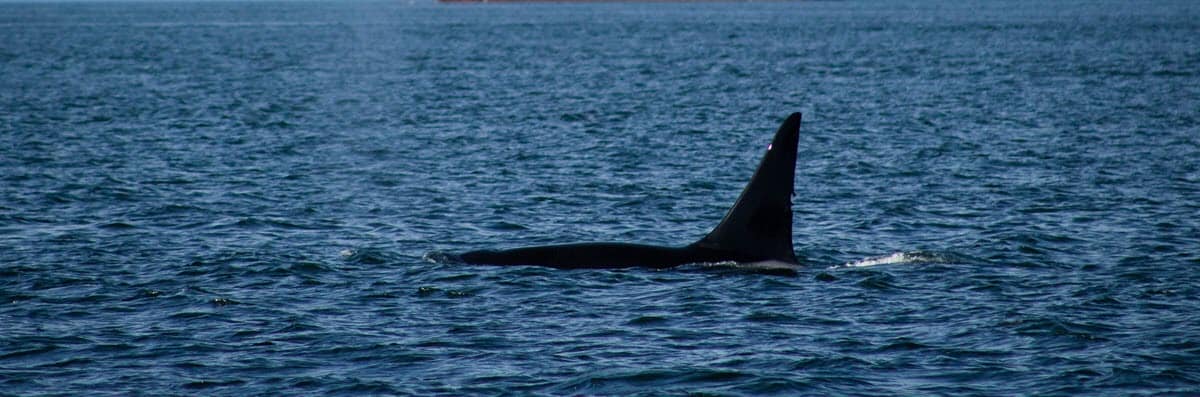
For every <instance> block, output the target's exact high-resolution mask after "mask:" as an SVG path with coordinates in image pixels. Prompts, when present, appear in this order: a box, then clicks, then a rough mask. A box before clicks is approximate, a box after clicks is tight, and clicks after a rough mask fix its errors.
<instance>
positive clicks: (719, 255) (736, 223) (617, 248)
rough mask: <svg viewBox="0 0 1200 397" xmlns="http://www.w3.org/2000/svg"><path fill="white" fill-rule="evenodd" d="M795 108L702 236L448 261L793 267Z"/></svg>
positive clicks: (797, 129) (470, 255) (585, 265)
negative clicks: (672, 243) (673, 242)
mask: <svg viewBox="0 0 1200 397" xmlns="http://www.w3.org/2000/svg"><path fill="white" fill-rule="evenodd" d="M800 118H801V116H800V113H792V114H791V115H790V116H788V117H787V119H786V120H784V121H783V124H782V125H780V126H779V130H778V131H777V132H775V137H774V139H773V140H772V141H771V144H770V145H769V146H767V153H766V154H765V155H764V156H763V159H762V162H760V163H759V165H758V169H757V170H756V171H755V172H754V176H753V177H751V178H750V182H749V183H748V184H747V185H746V187H745V188H744V189H743V190H742V194H741V195H740V196H739V197H738V199H737V201H736V202H734V204H733V207H732V208H730V209H729V211H728V212H727V213H726V214H725V217H724V218H722V220H721V222H720V223H719V224H717V226H716V227H714V228H713V230H712V231H711V232H709V233H708V234H707V235H705V236H704V237H703V238H701V239H699V240H698V241H696V242H693V243H691V244H688V245H684V246H679V247H663V246H653V245H642V244H629V243H577V244H564V245H548V246H536V247H525V248H515V249H507V250H482V251H471V252H466V253H462V254H458V255H447V258H446V259H448V260H449V261H452V262H461V263H467V264H477V265H497V266H516V265H529V266H546V267H552V268H559V269H611V268H626V267H645V268H656V269H663V268H671V267H675V266H679V265H684V264H693V263H724V262H735V263H738V264H754V263H770V264H772V265H773V266H780V265H784V266H795V265H796V264H797V263H798V261H797V260H796V254H795V253H794V252H793V251H792V190H793V187H794V183H795V181H794V179H795V171H796V145H797V142H798V141H799V134H800Z"/></svg>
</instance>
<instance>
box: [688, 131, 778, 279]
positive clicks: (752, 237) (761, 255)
mask: <svg viewBox="0 0 1200 397" xmlns="http://www.w3.org/2000/svg"><path fill="white" fill-rule="evenodd" d="M799 139H800V113H792V115H791V116H788V118H787V120H784V121H783V125H781V126H779V131H777V132H776V133H775V139H773V140H772V141H771V145H770V146H767V154H766V155H765V156H763V159H762V162H761V163H759V164H758V170H756V171H754V176H753V177H751V178H750V183H749V184H747V185H746V188H745V189H744V190H742V195H741V196H738V199H737V202H735V203H734V204H733V208H730V209H729V212H728V213H726V214H725V218H724V219H721V223H720V224H718V225H717V227H715V228H713V230H712V232H709V233H708V235H707V236H704V238H702V239H700V241H697V242H695V243H693V244H692V245H693V246H698V247H703V248H710V249H716V250H721V251H732V252H736V253H737V254H738V255H740V256H744V257H745V258H747V259H749V260H777V261H782V262H787V263H797V260H796V253H795V252H793V251H792V189H793V184H794V183H795V175H796V144H797V142H798V141H799Z"/></svg>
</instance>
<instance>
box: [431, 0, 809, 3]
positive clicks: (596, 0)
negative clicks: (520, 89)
mask: <svg viewBox="0 0 1200 397" xmlns="http://www.w3.org/2000/svg"><path fill="white" fill-rule="evenodd" d="M790 1H798V0H437V2H438V3H778V2H790Z"/></svg>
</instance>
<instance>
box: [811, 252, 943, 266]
mask: <svg viewBox="0 0 1200 397" xmlns="http://www.w3.org/2000/svg"><path fill="white" fill-rule="evenodd" d="M949 261H950V260H949V258H948V257H947V256H945V255H940V254H935V253H931V252H923V251H913V252H897V253H894V254H889V255H883V256H873V257H869V258H863V259H860V260H857V261H854V262H848V263H844V264H841V265H838V266H833V267H831V269H837V268H852V267H871V266H878V265H893V264H905V263H945V262H949Z"/></svg>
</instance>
